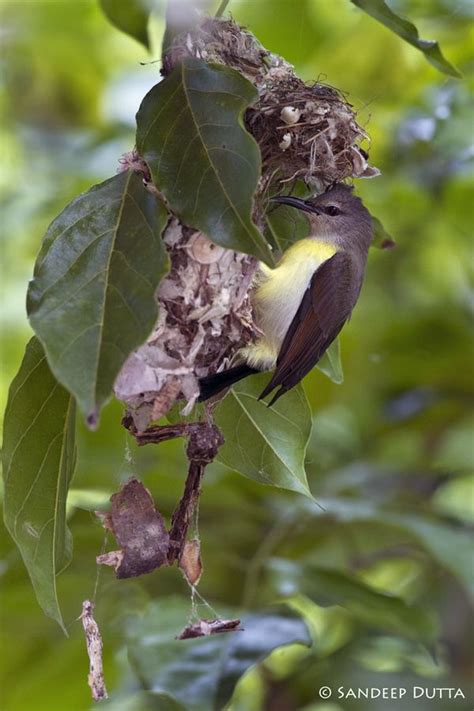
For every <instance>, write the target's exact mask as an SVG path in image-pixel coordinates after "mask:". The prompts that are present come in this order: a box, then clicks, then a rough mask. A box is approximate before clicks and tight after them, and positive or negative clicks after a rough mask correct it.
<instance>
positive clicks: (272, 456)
mask: <svg viewBox="0 0 474 711" xmlns="http://www.w3.org/2000/svg"><path fill="white" fill-rule="evenodd" d="M268 378H269V375H268V373H267V374H262V375H254V376H252V377H250V378H246V379H245V380H243V381H241V382H240V383H237V384H236V385H234V386H233V387H232V389H231V390H230V392H229V393H228V394H227V396H226V397H225V398H224V400H223V401H222V402H221V403H220V404H219V406H218V407H217V409H216V411H215V415H214V420H215V423H216V425H217V426H218V427H219V428H220V429H221V431H222V434H223V435H224V439H225V444H224V445H223V446H222V447H221V448H220V450H219V453H218V455H217V459H218V460H219V461H220V462H222V463H223V464H225V465H226V466H227V467H229V468H230V469H233V470H235V471H238V472H239V473H240V474H243V475H244V476H247V477H249V478H250V479H254V480H255V481H258V482H260V483H261V484H269V485H271V486H276V487H281V488H283V489H290V490H292V491H298V492H299V493H301V494H305V495H306V496H309V497H311V493H310V491H309V488H308V482H307V479H306V472H305V468H304V459H305V453H306V447H307V444H308V440H309V436H310V434H311V411H310V409H309V405H308V402H307V400H306V396H305V394H304V391H303V388H302V387H301V386H300V385H299V386H297V387H296V388H293V389H292V390H290V391H289V392H288V393H286V394H285V396H284V397H283V398H281V399H280V400H278V402H277V403H276V404H275V405H273V406H272V407H267V406H266V404H265V403H264V402H262V401H259V400H258V396H259V395H260V393H261V392H262V390H263V388H264V386H265V385H266V383H267V382H268Z"/></svg>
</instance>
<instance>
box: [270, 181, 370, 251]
mask: <svg viewBox="0 0 474 711" xmlns="http://www.w3.org/2000/svg"><path fill="white" fill-rule="evenodd" d="M273 200H274V201H275V202H279V203H283V204H284V205H291V206H292V207H296V208H297V209H298V210H303V211H304V212H306V213H307V215H308V220H309V223H310V236H311V237H319V238H324V239H327V240H328V241H330V242H335V243H337V244H338V245H341V246H344V247H347V246H348V241H350V243H352V244H353V243H354V242H357V243H358V244H360V245H361V246H362V245H363V246H365V245H366V246H367V248H368V246H369V244H370V242H371V240H372V218H371V216H370V213H369V211H368V210H367V208H366V207H364V205H363V204H362V201H361V199H360V198H358V197H357V196H356V195H354V192H353V188H352V187H351V186H349V185H345V184H344V183H337V184H336V185H334V186H333V187H331V188H329V190H326V192H324V193H321V195H318V196H317V197H314V198H307V199H302V198H297V197H291V196H289V195H281V196H279V197H274V198H273Z"/></svg>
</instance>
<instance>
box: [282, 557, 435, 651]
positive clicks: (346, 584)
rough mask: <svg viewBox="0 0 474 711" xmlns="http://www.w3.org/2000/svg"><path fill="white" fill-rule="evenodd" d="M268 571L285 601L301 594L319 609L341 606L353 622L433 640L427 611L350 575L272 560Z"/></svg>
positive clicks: (309, 565)
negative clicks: (357, 621) (328, 606)
mask: <svg viewBox="0 0 474 711" xmlns="http://www.w3.org/2000/svg"><path fill="white" fill-rule="evenodd" d="M269 567H270V570H271V573H272V579H273V584H274V586H275V587H276V589H277V590H278V592H279V593H280V594H281V595H284V596H285V597H291V596H293V595H295V594H297V593H302V594H304V595H306V596H307V597H309V598H310V599H311V600H313V601H314V602H316V603H317V604H318V605H323V606H327V605H341V606H342V607H344V608H345V609H346V610H348V611H349V612H350V613H351V615H352V616H353V617H354V619H356V620H360V621H362V622H364V623H365V624H369V625H371V626H373V627H379V628H381V629H386V630H390V631H391V632H394V633H395V634H402V635H404V636H407V637H411V638H415V639H419V640H421V641H423V642H433V641H434V640H435V639H436V635H437V627H436V623H435V619H434V617H433V615H432V614H431V613H430V611H429V610H427V609H426V608H424V607H422V606H421V605H417V604H411V605H410V604H408V603H407V602H405V601H404V600H403V599H402V598H400V597H397V596H395V595H389V594H387V593H384V592H381V591H379V590H376V589H375V588H372V587H371V586H370V585H367V584H366V583H364V582H363V581H362V580H359V579H358V578H356V577H355V576H353V575H349V574H347V573H342V572H340V571H337V570H328V569H324V568H320V567H317V566H315V565H314V564H312V563H311V562H310V561H307V560H301V561H298V562H294V561H289V560H282V559H273V560H272V561H270V563H269Z"/></svg>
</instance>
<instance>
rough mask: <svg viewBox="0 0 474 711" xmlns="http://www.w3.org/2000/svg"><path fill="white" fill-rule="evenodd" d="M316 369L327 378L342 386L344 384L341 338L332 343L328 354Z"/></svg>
mask: <svg viewBox="0 0 474 711" xmlns="http://www.w3.org/2000/svg"><path fill="white" fill-rule="evenodd" d="M316 368H319V370H320V371H321V372H322V373H324V375H327V377H328V378H329V379H330V380H332V381H333V383H337V384H338V385H340V384H341V383H343V382H344V372H343V370H342V363H341V344H340V342H339V338H336V340H335V341H333V342H332V343H331V345H330V346H329V348H328V349H327V351H326V353H325V354H324V355H323V357H322V358H321V360H320V361H319V363H317V365H316Z"/></svg>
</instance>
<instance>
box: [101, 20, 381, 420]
mask: <svg viewBox="0 0 474 711" xmlns="http://www.w3.org/2000/svg"><path fill="white" fill-rule="evenodd" d="M186 57H194V58H197V59H203V60H205V61H207V62H212V63H218V64H224V65H226V66H229V67H232V68H233V69H235V70H237V71H239V72H240V73H241V74H242V75H243V76H245V77H246V78H247V79H248V80H249V81H250V82H252V84H253V85H254V86H255V87H256V89H257V91H258V95H259V98H258V100H257V101H256V103H255V104H254V105H253V106H252V107H250V108H249V109H247V111H246V113H245V117H244V120H245V125H246V127H247V129H248V131H249V132H250V133H251V134H252V135H253V136H254V138H255V140H256V141H257V143H258V145H259V147H260V151H261V156H262V174H261V178H260V181H259V185H258V189H257V193H256V195H255V206H254V219H255V221H256V223H257V224H258V225H259V227H261V228H262V227H263V224H264V210H265V204H266V202H267V197H268V194H269V192H270V193H271V194H273V193H277V192H281V191H282V190H283V189H285V188H286V191H288V190H291V188H292V186H293V184H294V182H295V181H296V180H298V179H299V180H302V181H304V182H305V183H306V185H307V186H308V188H309V189H310V190H311V191H312V192H314V193H318V192H321V191H322V190H324V189H325V188H326V187H327V186H329V185H331V184H332V183H334V182H340V181H343V180H345V179H348V178H360V177H364V178H369V177H374V176H376V175H378V174H379V171H378V170H377V169H376V168H374V167H372V166H369V164H368V155H367V153H366V151H365V150H364V149H363V148H361V145H360V144H361V143H362V142H364V141H367V140H368V136H367V134H366V132H365V131H364V129H363V128H362V127H361V126H359V125H358V123H357V120H356V114H355V112H354V110H353V108H352V106H351V105H350V104H349V103H348V102H347V101H346V100H345V98H344V96H343V95H342V93H341V92H340V91H338V90H337V89H335V88H333V87H330V86H328V85H326V84H323V83H320V82H316V83H313V84H311V85H308V84H305V83H304V82H303V81H302V80H301V79H299V78H298V77H297V76H296V75H295V73H294V70H293V67H292V66H291V65H290V64H288V63H287V62H286V61H285V60H284V59H282V58H281V57H278V56H276V55H274V54H271V53H270V52H268V51H267V50H266V49H265V48H264V47H262V46H261V45H260V43H259V42H258V41H257V39H256V38H255V37H254V36H253V35H252V34H251V33H250V32H248V31H247V30H245V29H243V28H241V27H239V25H237V24H236V23H235V22H234V21H233V20H220V19H209V18H207V19H204V20H203V21H202V22H201V23H200V24H199V25H198V26H197V27H196V28H195V29H194V30H192V31H189V32H186V33H183V34H181V35H178V36H177V37H175V38H174V40H173V42H172V45H171V47H170V49H169V51H168V52H167V53H166V56H165V57H164V61H163V69H162V73H163V74H164V75H165V76H166V75H167V74H168V73H169V72H170V71H171V70H172V69H173V68H174V67H175V66H176V64H177V63H179V62H180V61H182V60H183V59H184V58H186ZM122 164H123V165H122V167H123V168H124V169H125V168H128V167H133V168H134V169H135V170H137V171H138V172H140V173H141V174H142V175H143V178H144V182H145V185H147V186H148V188H149V189H150V190H152V191H156V187H155V186H153V185H152V183H151V179H150V175H149V172H148V168H147V166H146V164H145V163H144V162H143V161H142V160H141V158H140V157H139V156H138V155H137V154H136V152H132V153H131V154H129V155H127V156H126V157H125V158H124V160H123V161H122ZM157 187H158V189H159V186H157ZM163 239H164V242H165V244H166V247H167V250H168V253H169V256H170V260H171V271H170V273H169V274H168V276H167V277H166V278H165V279H164V280H163V281H162V282H161V284H160V287H159V290H158V294H157V298H158V301H159V305H160V317H159V320H158V323H157V324H156V327H155V329H154V331H153V333H152V334H151V336H150V338H149V339H148V341H147V343H146V344H144V345H143V346H141V347H140V348H138V349H137V350H136V351H135V352H134V353H133V354H132V355H131V356H130V357H129V358H128V360H127V362H126V363H125V365H124V367H123V368H122V371H121V373H120V374H119V377H118V378H117V381H116V384H115V394H116V396H117V397H118V398H119V399H120V400H122V401H124V402H125V403H126V405H127V407H128V411H129V414H130V415H131V417H132V418H133V421H134V426H135V427H136V429H137V430H138V431H143V430H144V429H145V428H146V427H147V426H148V424H149V423H150V422H151V421H153V420H157V419H159V418H160V417H161V416H163V415H165V414H166V413H167V412H168V410H169V409H170V408H171V407H172V405H173V404H174V402H175V401H176V400H185V401H187V406H186V408H185V410H184V412H185V413H188V412H189V411H190V410H191V408H192V405H193V404H194V402H195V401H196V398H197V396H198V394H199V386H198V380H197V379H198V378H199V377H202V376H204V375H207V374H208V373H212V372H216V371H217V370H221V369H223V368H225V367H227V366H228V365H229V364H230V362H231V360H232V357H233V356H234V354H235V353H236V351H237V350H238V349H239V348H241V347H242V346H243V345H245V344H247V343H248V342H249V341H250V340H251V339H252V338H254V336H255V335H256V327H255V324H254V321H253V313H252V305H251V299H250V291H251V286H252V281H253V276H254V273H255V271H256V269H257V267H258V264H257V262H256V260H255V259H254V258H252V257H249V256H247V255H243V254H240V253H237V252H233V251H230V250H225V249H223V248H222V247H219V246H217V245H214V244H212V243H211V242H210V241H209V240H208V239H207V238H206V237H205V236H204V235H202V234H201V233H199V232H197V231H196V230H193V229H191V228H189V227H187V226H185V225H183V224H181V223H180V222H179V220H177V219H176V218H174V217H173V218H171V219H170V221H169V224H168V226H167V228H166V229H165V231H164V234H163Z"/></svg>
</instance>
